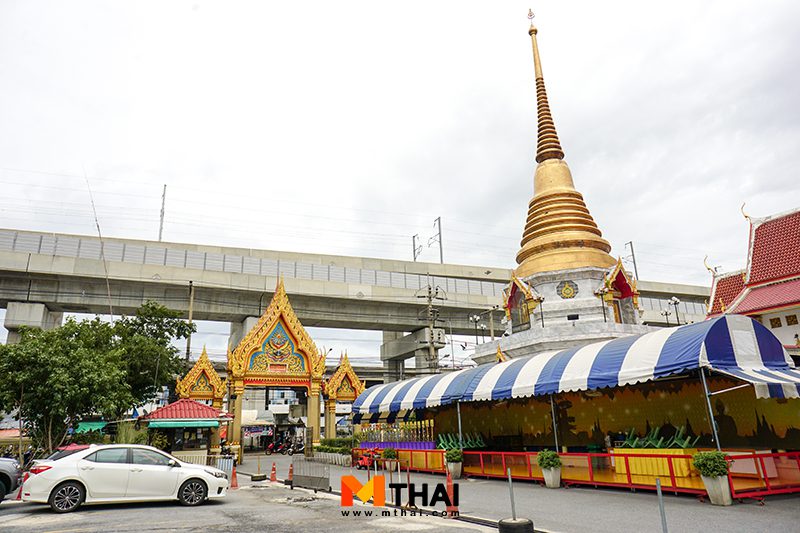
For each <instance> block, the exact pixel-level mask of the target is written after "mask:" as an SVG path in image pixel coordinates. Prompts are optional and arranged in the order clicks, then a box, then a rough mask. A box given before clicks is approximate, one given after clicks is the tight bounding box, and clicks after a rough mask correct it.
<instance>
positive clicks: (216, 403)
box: [175, 346, 226, 409]
mask: <svg viewBox="0 0 800 533" xmlns="http://www.w3.org/2000/svg"><path fill="white" fill-rule="evenodd" d="M175 392H176V393H177V394H178V396H180V397H181V398H189V399H190V400H206V401H211V407H213V408H214V409H222V400H223V399H225V393H226V385H225V380H224V379H222V378H220V377H219V374H217V371H216V370H214V366H213V365H212V364H211V360H210V359H209V358H208V352H206V347H205V346H203V353H201V354H200V358H199V359H198V360H197V362H195V364H194V366H193V367H192V369H191V370H189V372H187V374H186V375H185V376H184V377H183V378H178V383H177V384H176V385H175Z"/></svg>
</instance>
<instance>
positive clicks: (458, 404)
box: [456, 400, 464, 450]
mask: <svg viewBox="0 0 800 533" xmlns="http://www.w3.org/2000/svg"><path fill="white" fill-rule="evenodd" d="M456 416H458V447H459V448H460V449H462V450H463V449H464V439H463V438H462V437H461V401H460V400H459V401H457V402H456Z"/></svg>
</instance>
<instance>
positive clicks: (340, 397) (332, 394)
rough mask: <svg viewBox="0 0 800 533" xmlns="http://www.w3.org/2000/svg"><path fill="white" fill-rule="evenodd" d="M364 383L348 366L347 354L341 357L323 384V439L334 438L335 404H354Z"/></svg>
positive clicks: (364, 386) (362, 389)
mask: <svg viewBox="0 0 800 533" xmlns="http://www.w3.org/2000/svg"><path fill="white" fill-rule="evenodd" d="M365 388H366V382H364V381H361V380H360V379H358V376H357V375H356V372H355V370H353V367H352V366H351V365H350V360H349V359H348V358H347V353H345V354H344V355H343V356H342V359H341V361H340V362H339V366H337V367H336V370H335V371H334V373H333V375H332V376H331V377H330V378H329V379H328V380H327V381H326V382H325V386H324V390H325V438H326V439H333V438H335V437H336V402H337V401H339V402H351V403H352V402H354V401H356V398H358V395H359V394H361V393H362V392H364V389H365Z"/></svg>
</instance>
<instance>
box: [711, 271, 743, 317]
mask: <svg viewBox="0 0 800 533" xmlns="http://www.w3.org/2000/svg"><path fill="white" fill-rule="evenodd" d="M742 289H744V274H743V272H742V271H741V270H739V271H736V272H730V273H728V274H722V275H721V276H716V277H715V278H714V286H713V287H712V290H711V309H710V310H709V312H708V316H714V315H718V314H720V313H722V312H723V309H722V305H723V304H724V305H725V307H726V308H727V307H730V305H731V302H733V301H734V300H735V299H736V297H737V296H739V293H741V292H742ZM720 300H721V301H720Z"/></svg>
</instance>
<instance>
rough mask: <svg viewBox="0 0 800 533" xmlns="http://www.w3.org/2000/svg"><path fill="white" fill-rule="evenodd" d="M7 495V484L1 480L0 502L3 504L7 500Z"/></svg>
mask: <svg viewBox="0 0 800 533" xmlns="http://www.w3.org/2000/svg"><path fill="white" fill-rule="evenodd" d="M7 493H8V488H6V483H5V481H3V480H2V479H0V502H2V501H3V500H4V499H5V498H6V494H7Z"/></svg>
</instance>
